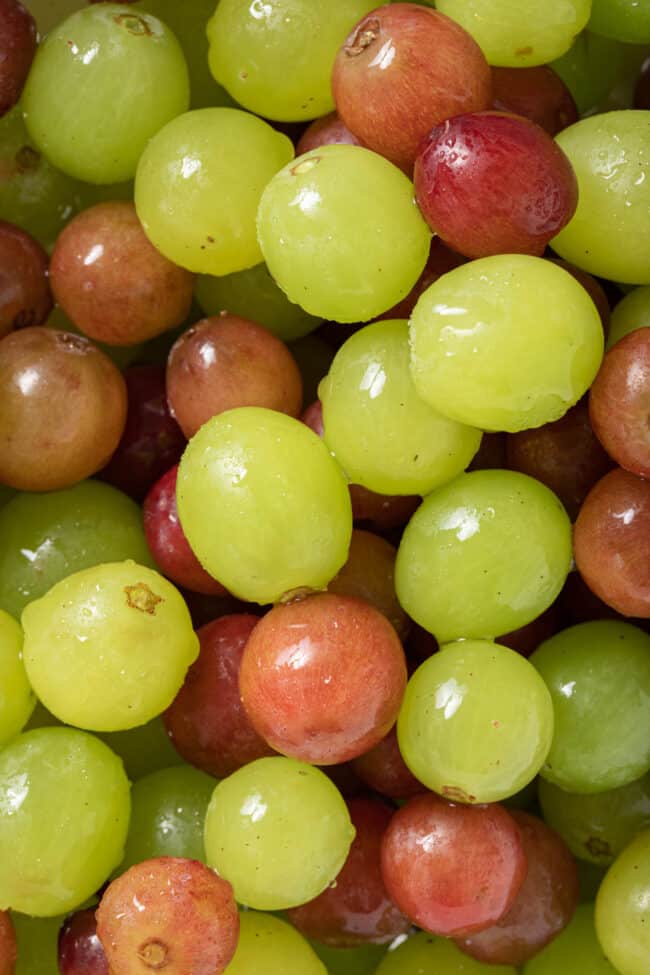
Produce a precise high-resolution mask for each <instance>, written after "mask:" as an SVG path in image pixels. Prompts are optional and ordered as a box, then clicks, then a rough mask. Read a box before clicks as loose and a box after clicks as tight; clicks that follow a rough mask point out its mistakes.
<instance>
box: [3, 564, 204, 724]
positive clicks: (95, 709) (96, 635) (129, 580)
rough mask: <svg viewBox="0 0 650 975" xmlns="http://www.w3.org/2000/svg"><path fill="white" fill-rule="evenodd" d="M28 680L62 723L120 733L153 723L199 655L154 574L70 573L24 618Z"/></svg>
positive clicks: (98, 569) (166, 587)
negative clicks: (152, 719) (148, 722)
mask: <svg viewBox="0 0 650 975" xmlns="http://www.w3.org/2000/svg"><path fill="white" fill-rule="evenodd" d="M22 622H23V628H24V631H25V646H24V657H25V667H26V669H27V676H28V677H29V679H30V681H31V684H32V686H33V688H34V690H35V691H36V694H37V695H38V697H39V698H40V699H41V701H42V702H43V704H44V705H45V707H46V708H47V709H48V710H49V711H51V712H52V714H54V715H55V716H56V717H57V718H60V719H61V721H64V722H65V723H66V724H71V725H76V726H77V727H80V728H87V729H89V730H90V731H120V730H124V729H126V728H134V727H136V726H137V725H141V724H144V723H145V722H146V721H149V720H150V719H151V718H153V717H155V716H156V715H157V714H160V713H161V712H162V711H164V709H165V708H166V707H168V706H169V705H170V704H171V702H172V701H173V699H174V697H175V696H176V694H177V693H178V691H179V690H180V687H181V685H182V683H183V680H184V678H185V673H186V671H187V669H188V667H189V666H190V664H191V663H192V662H193V661H194V660H195V659H196V657H197V656H198V652H199V641H198V638H197V636H196V634H195V633H194V630H193V629H192V621H191V619H190V614H189V611H188V609H187V606H186V605H185V601H184V600H183V597H182V596H181V594H180V593H179V592H178V590H177V589H176V588H175V587H174V586H173V585H172V584H171V583H170V582H168V581H167V579H165V578H163V576H161V575H159V574H158V573H157V572H154V571H153V570H152V569H148V568H146V567H145V566H142V565H137V564H136V563H135V562H132V561H126V562H111V563H107V564H106V565H98V566H93V567H92V568H90V569H84V570H82V571H81V572H75V573H74V574H73V575H71V576H67V578H65V579H63V580H62V581H61V582H58V583H57V584H56V585H55V586H53V587H52V588H51V589H50V590H49V592H48V593H47V594H46V595H45V596H42V597H41V598H40V599H37V600H35V601H34V602H32V603H30V604H29V605H28V606H27V607H26V609H25V610H24V611H23V616H22Z"/></svg>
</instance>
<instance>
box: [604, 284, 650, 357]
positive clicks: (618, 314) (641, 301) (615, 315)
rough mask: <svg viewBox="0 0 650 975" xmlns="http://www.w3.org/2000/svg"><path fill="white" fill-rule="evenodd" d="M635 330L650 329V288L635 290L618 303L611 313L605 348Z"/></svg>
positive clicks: (609, 347)
mask: <svg viewBox="0 0 650 975" xmlns="http://www.w3.org/2000/svg"><path fill="white" fill-rule="evenodd" d="M637 328H650V287H647V288H635V289H634V290H633V291H631V292H630V293H629V294H628V295H625V297H624V298H623V299H622V300H621V301H619V303H618V304H617V305H616V307H615V308H614V311H613V312H612V320H611V327H610V329H609V336H608V339H607V348H608V349H611V347H612V346H613V345H616V343H617V342H618V341H620V339H622V338H624V337H625V336H626V335H629V333H630V332H634V331H635V330H636V329H637Z"/></svg>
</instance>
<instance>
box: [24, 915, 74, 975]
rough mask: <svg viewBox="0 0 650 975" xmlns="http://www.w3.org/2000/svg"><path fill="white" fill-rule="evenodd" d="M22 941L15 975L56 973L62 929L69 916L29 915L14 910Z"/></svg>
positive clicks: (50, 974)
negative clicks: (66, 917)
mask: <svg viewBox="0 0 650 975" xmlns="http://www.w3.org/2000/svg"><path fill="white" fill-rule="evenodd" d="M11 920H12V921H13V925H14V929H15V931H16V941H17V942H18V959H17V961H16V970H15V972H14V973H13V975H56V973H57V971H58V956H59V950H58V949H59V931H60V929H61V925H62V924H63V922H64V921H65V917H29V916H28V915H26V914H18V913H15V912H12V915H11Z"/></svg>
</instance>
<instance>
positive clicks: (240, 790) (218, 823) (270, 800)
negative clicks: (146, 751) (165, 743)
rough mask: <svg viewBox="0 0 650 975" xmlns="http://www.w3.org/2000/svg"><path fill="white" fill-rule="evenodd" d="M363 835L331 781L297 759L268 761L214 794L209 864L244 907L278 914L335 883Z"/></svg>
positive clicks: (207, 835)
mask: <svg viewBox="0 0 650 975" xmlns="http://www.w3.org/2000/svg"><path fill="white" fill-rule="evenodd" d="M354 835H355V831H354V827H353V825H352V823H351V821H350V816H349V814H348V809H347V806H346V805H345V802H344V801H343V798H342V796H341V793H340V792H339V791H338V789H337V788H336V786H335V785H334V784H333V783H332V782H331V781H330V779H328V778H327V776H326V775H325V774H324V773H323V772H321V771H320V769H317V768H314V767H313V766H312V765H305V764H304V763H303V762H297V761H295V760H294V759H291V758H282V757H279V756H278V757H277V758H261V759H259V760H258V761H256V762H250V763H249V764H248V765H245V766H244V767H243V768H241V769H239V771H238V772H235V773H234V774H233V775H230V776H228V778H227V779H224V780H223V782H220V783H219V785H218V786H217V787H216V789H215V790H214V794H213V796H212V800H211V802H210V805H209V807H208V813H207V816H206V820H205V850H206V854H207V861H208V864H209V865H210V866H211V867H214V869H215V870H217V872H218V873H219V875H220V876H221V877H224V878H225V879H226V880H228V881H229V882H230V883H231V884H232V886H233V888H234V890H235V897H236V898H237V900H238V901H239V902H240V903H241V904H246V905H247V906H249V907H253V908H256V909H257V910H261V911H277V910H282V909H284V908H288V907H296V906H297V905H299V904H305V903H306V902H307V901H309V900H312V898H314V897H317V896H318V894H320V893H321V892H322V891H323V890H325V888H326V887H327V886H328V885H329V884H331V883H332V881H333V880H334V878H335V877H336V875H337V874H338V872H339V870H340V869H341V867H342V866H343V864H344V863H345V860H346V858H347V855H348V852H349V849H350V846H351V844H352V840H353V839H354Z"/></svg>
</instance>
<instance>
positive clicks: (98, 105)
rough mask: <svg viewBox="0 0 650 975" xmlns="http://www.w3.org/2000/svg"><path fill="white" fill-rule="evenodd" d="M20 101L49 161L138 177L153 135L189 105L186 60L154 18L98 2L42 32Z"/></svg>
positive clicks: (88, 172) (86, 176)
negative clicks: (137, 171) (145, 148)
mask: <svg viewBox="0 0 650 975" xmlns="http://www.w3.org/2000/svg"><path fill="white" fill-rule="evenodd" d="M22 103H23V113H24V117H25V124H26V125H27V129H28V131H29V133H30V135H31V137H32V139H33V140H34V142H35V143H36V145H37V147H38V148H39V149H40V150H41V152H42V153H43V154H44V155H45V156H46V157H47V159H48V160H49V161H50V162H51V163H52V165H54V166H57V167H58V168H59V169H61V170H63V172H64V173H68V174H69V175H70V176H74V177H75V178H76V179H82V180H85V181H87V182H89V183H118V182H120V181H122V180H128V179H131V178H132V177H133V175H134V174H135V170H136V166H137V163H138V159H139V157H140V154H141V153H142V150H143V149H144V147H145V146H146V144H147V142H148V141H149V139H150V138H151V136H153V135H155V133H156V132H157V131H158V130H159V129H160V128H162V126H163V125H165V124H166V123H167V122H169V120H170V119H173V118H174V117H175V116H176V115H179V114H180V113H181V112H184V111H185V110H186V109H187V107H188V105H189V79H188V73H187V65H186V64H185V58H184V57H183V52H182V50H181V47H180V45H179V43H178V41H177V40H176V38H175V37H174V35H173V34H172V32H171V31H170V30H169V28H168V27H166V26H165V24H163V23H162V22H161V21H160V20H158V19H157V18H156V17H152V16H150V15H149V14H145V13H142V12H135V11H134V10H133V9H132V8H131V7H130V6H128V5H127V4H117V3H101V4H94V5H93V6H89V7H85V8H83V9H82V10H79V11H77V12H76V13H74V14H72V15H71V16H70V17H68V18H67V20H64V21H63V23H62V24H59V26H58V27H56V28H55V29H54V30H53V31H52V32H51V33H50V34H48V36H47V37H46V38H45V40H44V41H43V43H42V44H41V45H40V47H39V49H38V51H37V54H36V57H35V59H34V63H33V65H32V69H31V72H30V75H29V78H28V80H27V84H26V86H25V90H24V92H23V99H22Z"/></svg>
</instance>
